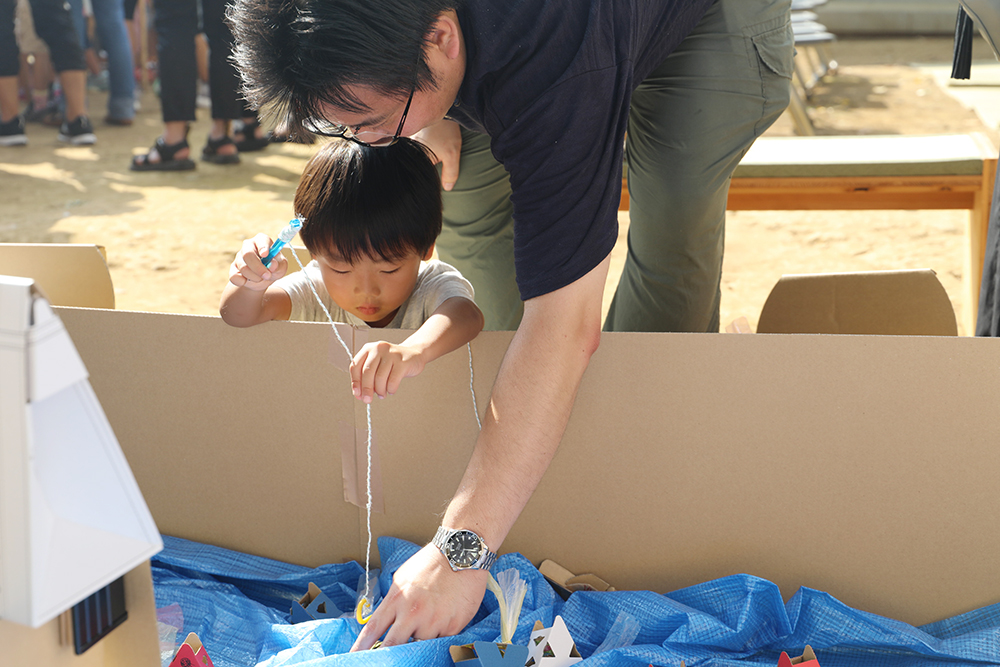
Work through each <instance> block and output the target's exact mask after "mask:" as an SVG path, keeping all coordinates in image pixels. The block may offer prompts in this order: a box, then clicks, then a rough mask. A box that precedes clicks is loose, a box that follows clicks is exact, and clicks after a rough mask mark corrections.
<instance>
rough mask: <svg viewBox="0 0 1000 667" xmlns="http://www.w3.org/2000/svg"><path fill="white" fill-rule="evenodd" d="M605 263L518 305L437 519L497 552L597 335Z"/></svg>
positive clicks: (564, 417)
mask: <svg viewBox="0 0 1000 667" xmlns="http://www.w3.org/2000/svg"><path fill="white" fill-rule="evenodd" d="M607 270H608V261H607V260H605V261H604V262H602V263H601V265H600V266H598V267H597V268H595V269H594V270H593V271H591V272H590V273H589V274H587V275H586V276H584V277H583V278H581V279H580V280H579V281H577V282H576V283H573V284H572V285H570V286H568V287H565V288H563V290H559V291H557V292H553V293H552V294H547V295H545V296H542V297H538V298H537V299H532V300H531V301H528V302H527V303H526V304H525V309H524V318H523V319H522V321H521V326H520V327H519V328H518V331H517V333H516V334H515V335H514V339H513V340H512V341H511V344H510V347H509V348H508V350H507V354H506V355H505V357H504V360H503V363H502V364H501V367H500V372H499V373H498V375H497V379H496V382H495V383H494V386H493V394H492V396H491V399H490V404H489V409H488V410H487V413H486V417H485V420H484V421H483V430H482V432H481V433H480V435H479V439H478V441H477V443H476V447H475V450H474V451H473V454H472V459H471V460H470V461H469V465H468V467H467V468H466V472H465V475H464V476H463V478H462V482H461V484H460V485H459V488H458V491H457V492H456V494H455V497H454V498H453V499H452V502H451V504H450V505H449V506H448V510H447V512H446V513H445V517H444V521H443V524H444V525H445V526H447V527H451V528H466V529H469V530H473V531H475V532H476V533H478V534H479V535H480V536H481V537H482V538H483V539H484V540H485V541H486V544H487V545H488V546H489V547H490V548H491V549H492V550H494V551H495V550H497V548H498V547H499V546H500V544H501V543H502V542H503V540H504V538H506V536H507V533H508V531H509V530H510V528H511V527H512V526H513V525H514V522H515V521H516V520H517V517H518V515H519V514H520V513H521V510H522V509H523V508H524V506H525V504H527V502H528V499H529V498H530V497H531V494H532V492H533V491H534V490H535V487H536V486H537V485H538V483H539V481H540V480H541V478H542V475H543V474H544V473H545V470H546V469H547V468H548V466H549V463H550V462H551V461H552V457H553V456H554V455H555V452H556V449H557V448H558V446H559V441H560V440H561V438H562V435H563V432H564V430H565V428H566V423H567V422H568V420H569V415H570V412H571V411H572V408H573V402H574V400H575V399H576V392H577V389H578V388H579V386H580V381H581V379H582V378H583V373H584V371H585V370H586V368H587V364H588V363H589V361H590V357H591V355H592V354H593V353H594V351H595V350H596V349H597V345H598V342H599V340H600V324H601V322H600V319H601V294H602V291H603V285H604V281H605V279H606V277H607Z"/></svg>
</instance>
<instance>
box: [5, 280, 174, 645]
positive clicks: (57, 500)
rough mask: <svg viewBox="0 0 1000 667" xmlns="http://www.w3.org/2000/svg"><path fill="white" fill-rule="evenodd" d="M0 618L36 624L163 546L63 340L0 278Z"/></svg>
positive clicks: (41, 309)
mask: <svg viewBox="0 0 1000 667" xmlns="http://www.w3.org/2000/svg"><path fill="white" fill-rule="evenodd" d="M0 368H2V369H3V372H0V424H3V428H0V508H2V512H0V591H2V593H3V594H2V595H0V618H2V619H4V620H8V621H14V622H17V623H21V624H24V625H29V626H31V627H35V628H37V627H39V626H41V625H43V624H44V623H46V622H48V621H49V620H51V619H53V618H55V617H56V616H58V615H59V614H61V613H62V612H64V611H66V610H67V609H69V608H70V607H72V606H73V605H75V604H76V603H78V602H80V601H81V600H83V599H84V598H86V597H88V596H90V595H91V594H92V593H94V592H95V591H97V590H99V589H101V588H104V587H105V586H107V585H108V584H109V583H111V582H112V581H114V580H116V579H118V578H119V577H121V576H122V575H124V574H125V573H126V572H128V571H130V570H132V569H133V568H135V567H136V566H138V565H139V564H141V563H142V562H144V561H146V560H148V559H149V557H150V556H152V555H153V554H155V553H157V552H158V551H160V549H162V548H163V542H162V540H161V539H160V533H159V531H158V530H157V528H156V524H155V523H154V522H153V517H152V516H151V514H150V512H149V509H148V508H147V507H146V503H145V501H144V499H143V497H142V494H141V492H140V491H139V486H138V484H136V481H135V478H134V477H133V475H132V470H131V468H129V465H128V462H127V461H126V460H125V456H124V455H123V454H122V450H121V448H120V447H119V445H118V441H117V439H116V438H115V434H114V432H113V431H112V430H111V426H110V424H109V423H108V420H107V418H106V417H105V415H104V411H103V409H102V408H101V405H100V403H99V402H98V400H97V397H96V396H95V394H94V391H93V389H92V388H91V386H90V381H89V379H88V375H87V369H86V368H85V367H84V365H83V362H82V361H81V359H80V356H79V355H78V354H77V351H76V348H75V347H74V345H73V341H72V340H70V337H69V334H68V333H67V332H66V329H65V328H64V327H63V324H62V321H61V320H60V319H59V317H57V316H56V315H55V313H54V312H53V311H52V309H51V307H50V306H49V303H48V301H46V300H45V299H44V298H43V297H42V295H41V293H40V292H38V290H37V289H35V288H34V285H33V281H32V280H30V279H27V278H11V277H6V276H0Z"/></svg>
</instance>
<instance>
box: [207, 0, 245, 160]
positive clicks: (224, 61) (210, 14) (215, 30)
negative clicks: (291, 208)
mask: <svg viewBox="0 0 1000 667" xmlns="http://www.w3.org/2000/svg"><path fill="white" fill-rule="evenodd" d="M201 7H202V24H203V27H204V29H205V36H206V37H208V88H209V92H210V94H211V97H212V129H211V131H210V132H209V135H208V143H207V144H206V145H205V150H204V151H202V159H204V160H207V161H209V162H215V163H217V164H234V163H236V162H239V155H238V152H237V148H236V143H235V142H234V141H233V139H232V137H231V136H230V129H231V127H230V126H231V121H233V120H236V119H238V118H242V117H243V105H244V100H243V94H242V93H241V92H240V76H239V72H238V71H237V70H236V65H235V64H234V63H233V62H232V60H230V56H231V55H232V53H233V41H234V40H233V32H232V31H231V30H230V29H229V26H228V25H227V24H226V22H225V17H226V0H202V3H201Z"/></svg>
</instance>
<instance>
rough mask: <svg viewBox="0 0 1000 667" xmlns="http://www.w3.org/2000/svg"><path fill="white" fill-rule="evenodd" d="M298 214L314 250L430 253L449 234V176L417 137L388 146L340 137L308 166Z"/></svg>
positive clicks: (351, 258)
mask: <svg viewBox="0 0 1000 667" xmlns="http://www.w3.org/2000/svg"><path fill="white" fill-rule="evenodd" d="M295 214H296V215H297V216H298V217H299V218H301V219H302V220H303V223H302V229H301V231H300V232H299V235H300V236H301V238H302V242H303V243H304V244H305V246H306V248H308V249H309V251H310V252H311V253H313V254H314V255H315V254H324V253H327V254H332V253H334V252H335V253H336V254H338V255H340V257H341V258H342V259H343V260H345V261H347V262H350V263H353V262H355V261H357V260H358V259H360V258H361V257H363V256H368V257H371V258H373V259H376V258H381V259H384V260H388V261H392V260H396V259H399V258H401V257H404V256H406V255H408V254H409V253H411V252H416V253H417V254H419V255H421V256H422V255H423V254H424V253H426V252H427V251H428V250H430V248H431V246H433V245H434V241H435V240H436V239H437V237H438V234H440V233H441V179H440V177H439V176H438V172H437V168H436V167H435V166H434V164H433V162H432V161H431V152H430V150H429V149H427V148H426V147H425V146H424V145H423V144H420V143H418V142H416V141H413V140H411V139H407V138H405V137H401V138H400V139H399V141H397V142H396V143H395V144H393V145H392V146H386V147H382V148H373V147H370V146H363V145H361V144H357V143H354V142H353V141H348V140H346V139H343V140H334V141H331V142H329V143H328V144H326V145H324V146H323V147H322V148H320V149H319V152H317V153H316V155H314V156H313V158H312V159H311V160H309V163H308V164H307V165H306V168H305V171H304V172H303V173H302V179H301V180H300V181H299V186H298V188H297V189H296V190H295Z"/></svg>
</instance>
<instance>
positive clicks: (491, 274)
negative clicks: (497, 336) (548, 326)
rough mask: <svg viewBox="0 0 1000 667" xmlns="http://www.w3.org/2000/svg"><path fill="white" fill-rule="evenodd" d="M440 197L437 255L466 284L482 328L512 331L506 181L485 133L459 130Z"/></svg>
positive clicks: (517, 311)
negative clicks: (455, 158) (451, 173)
mask: <svg viewBox="0 0 1000 667" xmlns="http://www.w3.org/2000/svg"><path fill="white" fill-rule="evenodd" d="M441 195H442V199H443V200H444V229H443V230H442V231H441V235H440V236H439V237H438V242H437V252H438V256H439V257H440V258H441V260H442V261H444V262H447V263H448V264H451V265H452V266H454V267H455V268H456V269H458V270H459V271H461V272H462V275H463V276H465V278H466V280H468V281H469V282H470V283H472V286H473V288H475V290H476V304H477V305H478V306H479V308H480V310H482V311H483V316H484V317H485V319H486V324H485V327H484V328H485V329H487V330H493V331H496V330H512V329H516V328H517V325H518V323H520V321H521V313H522V312H523V309H524V304H523V303H522V302H521V297H520V294H519V293H518V291H517V283H516V282H515V280H514V219H513V210H514V209H513V205H512V204H511V202H510V179H509V178H508V176H507V171H506V170H505V169H504V168H503V165H501V164H500V163H499V162H497V161H496V159H495V158H494V157H493V154H492V153H491V152H490V140H489V137H488V136H486V135H484V134H479V133H476V132H471V131H469V130H466V129H465V128H462V157H461V162H460V163H459V171H458V181H457V182H456V183H455V187H454V188H452V189H451V191H442V193H441Z"/></svg>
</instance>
